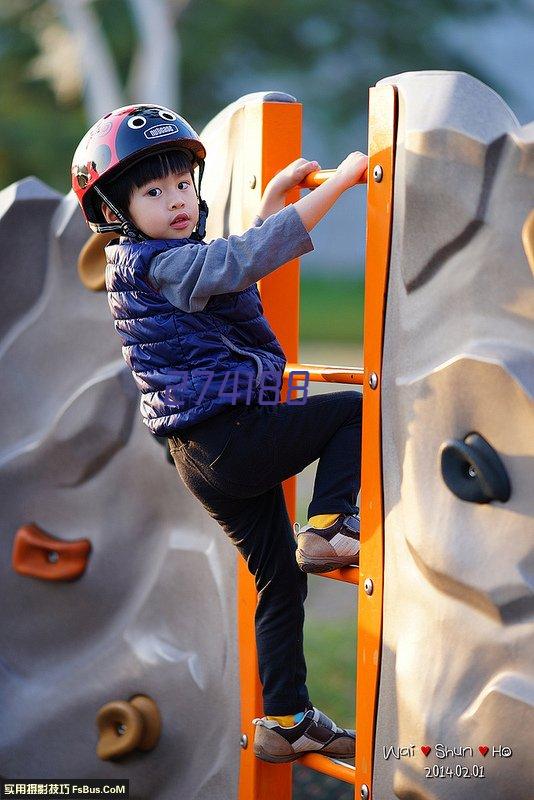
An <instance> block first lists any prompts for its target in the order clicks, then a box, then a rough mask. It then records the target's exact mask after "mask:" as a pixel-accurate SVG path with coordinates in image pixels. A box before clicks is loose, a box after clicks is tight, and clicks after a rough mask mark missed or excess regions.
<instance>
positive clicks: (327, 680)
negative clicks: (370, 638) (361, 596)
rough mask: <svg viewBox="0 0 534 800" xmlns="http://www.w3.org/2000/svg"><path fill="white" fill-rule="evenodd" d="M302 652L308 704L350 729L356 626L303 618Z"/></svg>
mask: <svg viewBox="0 0 534 800" xmlns="http://www.w3.org/2000/svg"><path fill="white" fill-rule="evenodd" d="M304 652H305V655H306V663H307V665H308V677H307V680H306V684H307V686H308V690H309V692H310V698H311V701H312V703H313V704H314V705H315V706H316V707H317V708H320V709H321V710H322V711H324V712H325V714H328V716H329V717H332V718H333V719H334V720H335V722H336V723H337V724H338V725H341V726H342V727H348V728H352V727H353V726H354V709H355V705H354V692H355V687H356V623H355V617H350V618H348V619H346V618H345V619H333V620H323V619H321V620H319V619H313V617H312V618H310V617H308V616H307V617H306V622H305V624H304Z"/></svg>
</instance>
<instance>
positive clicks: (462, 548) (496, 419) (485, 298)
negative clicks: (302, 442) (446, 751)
mask: <svg viewBox="0 0 534 800" xmlns="http://www.w3.org/2000/svg"><path fill="white" fill-rule="evenodd" d="M380 83H389V84H393V85H395V86H397V88H398V98H399V125H398V139H397V148H396V168H395V195H394V213H393V234H392V244H391V263H390V275H389V287H388V297H387V312H386V322H385V340H384V342H385V343H384V358H383V375H382V426H383V464H384V509H385V511H384V513H385V551H384V552H385V563H384V613H383V625H384V628H383V633H384V639H383V652H382V663H381V675H380V699H379V709H378V719H377V739H376V750H375V763H374V793H373V797H374V798H375V800H390V798H392V797H397V798H400V800H430V798H432V800H437V799H438V798H447V800H463V799H464V798H465V799H466V800H467V798H469V799H471V798H485V800H498V799H499V800H501V798H503V797H505V796H506V797H513V798H514V800H531V798H532V797H533V796H534V774H533V768H532V747H533V744H534V742H533V735H534V708H533V706H534V675H533V671H532V664H533V662H534V658H533V634H534V594H533V591H534V551H533V541H534V519H533V506H532V487H533V485H534V459H533V455H534V413H533V412H534V404H533V399H534V329H533V325H532V322H533V316H534V282H533V274H532V272H531V269H530V267H529V263H528V261H527V258H526V255H525V251H524V248H523V244H522V239H521V232H522V228H523V225H524V223H525V220H526V219H527V217H528V215H529V212H530V211H531V209H532V207H533V205H534V188H533V184H534V181H533V178H534V147H533V142H534V125H533V124H530V125H527V126H525V127H523V128H521V127H520V126H519V124H518V122H517V120H516V119H515V118H514V115H513V114H512V112H511V111H510V109H509V108H507V106H506V105H505V104H504V102H503V101H502V100H501V98H500V97H499V96H498V95H496V94H495V92H493V91H492V90H491V89H489V88H488V87H487V86H484V85H483V84H481V83H480V82H479V81H477V80H475V79H474V78H471V77H469V76H467V75H465V74H463V73H446V72H427V73H406V74H403V75H397V76H394V77H392V78H388V79H386V80H385V81H381V82H380ZM471 432H477V433H479V434H480V435H481V436H483V437H484V438H485V439H486V440H487V441H488V442H489V444H490V445H491V447H492V448H493V449H494V450H495V451H496V453H497V454H498V456H499V457H500V459H501V460H502V462H503V464H504V467H505V469H506V471H507V473H508V476H509V479H510V483H511V488H512V494H511V497H510V499H509V500H508V501H507V502H499V501H493V502H491V503H487V504H478V503H473V502H468V501H466V500H461V499H459V498H458V497H457V496H456V495H455V494H454V493H453V492H452V491H451V490H450V489H448V488H447V486H446V485H445V482H444V480H443V477H442V474H441V468H440V448H441V446H442V444H443V443H444V442H446V441H448V440H451V439H452V440H459V441H462V440H463V439H464V437H465V436H466V435H467V434H469V433H471ZM464 478H465V476H464ZM467 480H469V479H467ZM471 480H478V479H477V477H476V475H475V477H473V478H471ZM438 743H441V744H442V745H444V746H446V747H449V748H453V747H458V748H465V747H471V748H472V749H473V756H472V757H471V755H470V753H469V751H462V752H463V755H461V756H452V757H449V758H441V759H440V758H439V757H438V754H439V750H438V751H437V752H436V745H437V744H438ZM392 745H393V746H395V747H396V748H398V747H410V745H415V748H414V751H413V752H414V755H411V754H410V752H409V751H408V753H407V755H405V756H404V757H401V758H400V759H396V758H395V757H394V756H393V755H390V756H389V758H386V757H385V756H386V754H387V752H388V750H387V748H389V747H390V746H392ZM422 745H429V746H431V747H432V751H431V752H430V754H429V755H428V757H425V756H424V755H423V753H422V752H421V750H420V747H421V746H422ZM484 745H486V746H488V747H489V752H488V753H487V755H486V756H485V757H483V755H482V754H481V753H480V752H479V751H478V747H479V746H484ZM499 745H500V746H507V747H510V748H511V749H512V755H511V756H510V757H508V758H506V757H499V756H494V754H493V747H498V746H499ZM473 763H475V764H478V765H481V766H483V768H484V770H485V778H477V777H472V778H465V777H461V776H460V777H458V776H456V775H455V776H454V777H453V778H449V777H447V776H445V777H443V778H439V777H436V778H432V777H426V776H425V768H428V767H430V768H431V767H432V765H438V767H439V766H441V767H443V768H447V767H449V766H452V768H453V770H454V769H455V765H462V766H465V767H471V766H472V765H473Z"/></svg>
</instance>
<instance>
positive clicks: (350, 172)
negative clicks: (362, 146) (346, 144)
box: [336, 150, 369, 189]
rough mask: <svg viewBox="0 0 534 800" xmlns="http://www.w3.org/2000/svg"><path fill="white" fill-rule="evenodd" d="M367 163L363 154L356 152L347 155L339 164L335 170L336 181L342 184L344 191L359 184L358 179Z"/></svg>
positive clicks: (365, 168)
mask: <svg viewBox="0 0 534 800" xmlns="http://www.w3.org/2000/svg"><path fill="white" fill-rule="evenodd" d="M368 161H369V159H368V158H367V156H366V155H365V153H360V152H359V151H358V150H356V151H355V152H354V153H349V154H348V156H347V157H346V158H345V159H344V161H342V162H341V164H340V165H339V167H338V168H337V170H336V177H337V176H339V178H338V180H341V181H342V182H343V184H344V188H345V189H349V188H350V187H351V186H356V184H357V183H359V182H360V178H361V177H362V175H363V174H364V172H365V171H366V170H367V164H368Z"/></svg>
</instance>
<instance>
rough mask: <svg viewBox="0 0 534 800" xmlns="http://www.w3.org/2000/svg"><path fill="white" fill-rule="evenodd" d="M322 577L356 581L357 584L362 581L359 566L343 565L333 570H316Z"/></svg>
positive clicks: (346, 581)
mask: <svg viewBox="0 0 534 800" xmlns="http://www.w3.org/2000/svg"><path fill="white" fill-rule="evenodd" d="M315 574H316V575H319V577H320V578H330V579H331V580H333V581H344V583H354V584H355V585H356V586H357V585H358V584H359V582H360V568H359V567H341V569H333V570H332V571H331V572H316V573H315Z"/></svg>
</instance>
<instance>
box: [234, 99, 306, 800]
mask: <svg viewBox="0 0 534 800" xmlns="http://www.w3.org/2000/svg"><path fill="white" fill-rule="evenodd" d="M301 130H302V106H301V104H300V103H257V104H254V105H251V106H248V107H247V108H246V136H245V142H246V147H247V152H246V154H245V159H246V165H245V168H246V170H247V174H246V184H245V186H246V189H245V190H246V191H248V192H249V196H250V210H251V214H250V218H251V219H252V218H253V217H254V215H255V213H256V210H257V208H258V206H259V202H260V198H261V195H262V193H263V191H264V189H265V187H266V185H267V183H268V182H269V181H270V180H271V178H272V177H273V176H274V175H275V174H276V173H277V172H279V171H280V170H281V169H283V168H284V167H285V166H287V164H289V163H290V162H291V161H294V160H295V159H297V158H299V157H300V154H301V149H302V148H301ZM298 198H299V190H298V188H296V189H293V190H292V191H291V192H288V194H287V197H286V202H287V203H288V204H289V203H293V202H295V201H296V200H298ZM258 287H259V291H260V294H261V299H262V305H263V307H264V311H265V314H266V316H267V318H268V320H269V323H270V325H271V327H272V328H273V330H274V332H275V333H276V335H277V337H278V339H279V341H280V344H281V345H282V348H283V350H284V352H285V354H286V356H287V358H288V359H290V360H291V361H293V362H297V361H298V332H299V318H298V308H299V292H300V289H299V262H298V260H295V261H291V262H289V263H288V264H286V265H284V267H282V268H281V269H278V270H276V271H275V272H273V273H271V274H270V275H268V276H267V277H266V278H263V279H262V280H261V281H260V282H259V283H258ZM282 299H283V300H282ZM290 311H291V312H292V313H289V312H290ZM286 394H287V381H286V380H284V383H283V386H282V392H281V397H283V398H284V397H286ZM283 489H284V495H285V499H286V505H287V510H288V514H289V516H290V518H294V517H295V509H296V478H295V477H293V478H290V479H288V480H287V481H285V482H284V484H283ZM237 597H238V639H239V659H240V682H241V731H242V737H243V736H244V737H246V740H244V739H243V738H242V742H243V744H246V746H245V747H243V749H242V750H241V763H240V771H239V795H238V796H239V800H275V799H276V800H291V794H292V771H291V764H268V763H266V762H265V761H261V760H260V759H258V758H256V757H255V756H254V752H253V749H252V741H253V739H254V726H253V725H252V719H253V717H260V716H262V715H263V703H262V693H261V684H260V680H259V676H258V664H257V657H256V647H255V632H254V613H255V609H256V599H257V598H256V589H255V586H254V580H253V578H252V575H251V574H250V573H249V572H248V570H247V567H246V564H245V562H244V561H243V559H241V558H240V559H239V560H238V568H237Z"/></svg>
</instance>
